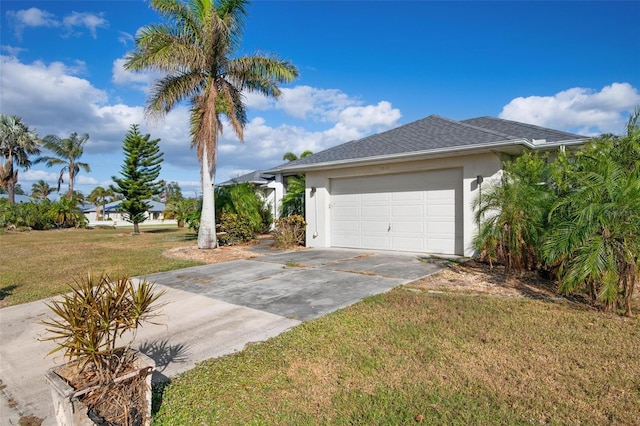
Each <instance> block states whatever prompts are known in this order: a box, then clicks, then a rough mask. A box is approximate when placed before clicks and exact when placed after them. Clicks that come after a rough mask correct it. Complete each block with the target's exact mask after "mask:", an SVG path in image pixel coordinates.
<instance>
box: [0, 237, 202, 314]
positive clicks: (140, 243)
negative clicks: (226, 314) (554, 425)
mask: <svg viewBox="0 0 640 426" xmlns="http://www.w3.org/2000/svg"><path fill="white" fill-rule="evenodd" d="M194 238H195V234H193V233H191V232H190V231H189V230H187V229H179V228H177V227H171V228H169V227H162V228H144V227H143V228H142V233H141V234H140V235H137V236H132V235H131V230H128V229H63V230H51V231H31V232H5V233H2V234H0V307H4V306H9V305H15V304H18V303H24V302H31V301H34V300H38V299H42V298H45V297H49V296H53V295H56V294H60V293H62V292H64V291H65V290H67V288H66V283H69V282H72V280H73V279H74V278H77V277H81V276H83V275H85V274H86V273H87V272H89V271H93V272H95V273H98V274H99V273H101V272H103V271H105V272H108V273H116V272H121V273H126V274H130V275H131V276H139V275H144V274H150V273H153V272H160V271H168V270H172V269H178V268H184V267H188V266H194V265H199V264H201V263H200V262H194V261H189V260H180V259H175V258H168V257H166V256H164V255H163V252H164V251H165V250H167V249H168V248H172V247H176V246H188V245H193V244H194Z"/></svg>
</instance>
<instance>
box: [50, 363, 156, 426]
mask: <svg viewBox="0 0 640 426" xmlns="http://www.w3.org/2000/svg"><path fill="white" fill-rule="evenodd" d="M135 367H136V368H137V369H142V368H145V367H150V368H151V370H150V371H149V374H147V377H146V379H145V381H146V384H147V395H146V400H147V417H146V419H145V421H144V425H145V426H149V425H150V424H151V372H152V371H153V370H154V369H155V367H156V363H155V361H154V360H153V359H151V358H149V357H148V356H146V355H145V354H143V353H140V352H138V353H137V354H136V362H135ZM60 368H61V367H54V368H51V369H49V371H47V374H46V375H45V379H46V380H47V382H49V385H50V387H51V397H52V399H53V408H54V412H55V416H56V422H57V424H58V426H95V423H93V421H91V420H90V419H89V417H88V416H87V407H86V405H84V404H83V403H82V401H80V400H79V399H78V398H77V397H73V394H74V393H75V392H77V391H78V389H74V388H73V387H71V386H70V385H69V384H68V383H67V382H66V381H65V380H64V379H63V378H61V377H60V376H59V375H58V373H57V372H56V371H57V370H59V369H60Z"/></svg>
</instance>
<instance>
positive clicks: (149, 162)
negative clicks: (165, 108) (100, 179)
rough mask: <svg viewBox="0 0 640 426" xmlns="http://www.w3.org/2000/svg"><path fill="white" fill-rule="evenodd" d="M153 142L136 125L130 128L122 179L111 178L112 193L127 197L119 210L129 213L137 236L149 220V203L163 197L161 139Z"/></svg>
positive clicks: (126, 141) (129, 219) (124, 143)
mask: <svg viewBox="0 0 640 426" xmlns="http://www.w3.org/2000/svg"><path fill="white" fill-rule="evenodd" d="M150 138H151V135H150V134H146V135H142V134H140V132H139V130H138V126H137V125H136V124H132V125H131V129H130V130H129V132H128V133H127V135H126V136H125V138H124V141H123V143H122V149H123V150H124V153H125V159H124V164H123V165H122V168H121V170H122V171H121V172H120V173H121V175H122V178H117V177H115V176H113V177H112V179H113V181H114V182H115V186H111V189H112V190H113V191H114V192H116V193H118V194H122V195H123V196H124V200H122V202H121V203H120V209H121V210H122V211H123V212H125V213H126V214H125V218H126V220H127V221H128V222H131V223H133V233H134V234H139V233H140V226H139V224H140V223H142V222H144V221H145V220H146V219H147V217H146V212H147V211H148V210H149V209H150V208H151V205H150V204H149V202H148V201H147V200H150V199H151V197H153V196H154V195H158V194H160V193H161V192H162V189H163V186H164V185H163V182H162V181H159V180H158V176H160V168H161V166H160V164H161V163H162V156H163V154H162V152H160V147H159V146H158V142H160V139H150Z"/></svg>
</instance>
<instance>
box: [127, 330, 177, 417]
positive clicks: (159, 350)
mask: <svg viewBox="0 0 640 426" xmlns="http://www.w3.org/2000/svg"><path fill="white" fill-rule="evenodd" d="M138 350H139V351H140V352H142V353H144V354H145V355H147V356H148V357H149V358H151V359H153V360H154V361H155V362H156V368H155V369H154V370H153V375H152V376H151V383H152V385H151V395H152V397H151V414H152V415H153V414H155V413H157V412H158V410H159V409H160V407H161V406H162V396H163V394H164V389H165V388H166V387H167V386H168V385H169V383H171V380H169V378H168V377H167V376H165V375H164V374H163V372H164V370H165V369H166V368H167V366H168V365H169V364H171V363H172V362H183V361H186V359H187V354H188V353H189V347H188V346H187V345H184V344H182V343H179V344H177V345H170V344H169V340H168V339H164V340H154V341H150V342H144V343H143V344H141V345H140V346H139V347H138Z"/></svg>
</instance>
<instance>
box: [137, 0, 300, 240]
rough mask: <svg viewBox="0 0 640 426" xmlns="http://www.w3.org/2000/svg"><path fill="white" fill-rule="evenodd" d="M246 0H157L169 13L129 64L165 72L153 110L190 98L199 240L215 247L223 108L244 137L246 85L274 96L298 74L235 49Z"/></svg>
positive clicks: (142, 36) (149, 30)
mask: <svg viewBox="0 0 640 426" xmlns="http://www.w3.org/2000/svg"><path fill="white" fill-rule="evenodd" d="M248 3H249V2H248V1H247V0H206V1H204V0H189V1H188V2H182V1H180V0H151V2H150V4H151V7H152V8H153V9H154V10H155V11H156V12H158V13H159V14H160V15H161V16H162V17H164V18H165V19H166V21H165V23H161V24H157V25H150V26H147V27H145V28H143V29H141V30H140V31H139V32H138V35H137V37H136V49H135V50H134V51H133V52H131V53H130V54H128V55H127V57H126V62H125V68H126V69H128V70H134V71H142V70H157V71H160V72H162V73H165V76H164V77H162V78H161V79H159V80H158V81H157V82H156V83H155V86H154V87H153V89H152V91H151V95H150V97H149V100H148V104H147V108H146V110H147V113H149V114H151V115H153V116H156V117H163V116H164V115H166V114H167V113H168V112H169V111H171V110H172V109H173V108H174V107H175V106H176V105H178V104H179V103H180V102H182V101H184V100H189V101H190V104H191V136H192V142H191V147H192V148H194V147H195V149H196V152H197V156H198V160H199V161H200V164H201V178H202V193H203V197H202V211H201V220H200V227H199V231H198V247H199V248H201V249H204V248H216V247H217V238H216V226H215V202H214V196H213V189H214V181H215V166H216V157H217V151H218V148H217V145H218V137H219V135H221V134H222V129H223V123H222V120H221V116H224V117H226V118H227V119H228V120H229V123H230V125H231V128H232V129H233V131H234V132H235V134H236V135H237V136H238V138H239V139H240V140H241V141H242V140H243V139H244V136H243V135H244V132H243V131H244V127H245V125H246V123H247V115H246V105H245V103H244V98H243V91H252V92H257V93H260V94H262V95H264V96H267V97H272V98H276V97H278V96H279V95H280V93H281V92H280V89H279V88H278V86H277V84H278V83H286V82H290V81H292V80H293V79H294V78H296V77H297V75H298V71H297V69H296V68H295V67H294V66H293V65H292V64H291V63H289V62H288V61H284V60H281V59H278V58H277V57H276V56H274V55H263V54H256V55H252V56H235V55H236V54H237V53H238V51H239V50H240V39H241V36H242V30H243V28H244V17H245V16H246V15H247V10H246V7H247V5H248Z"/></svg>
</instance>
